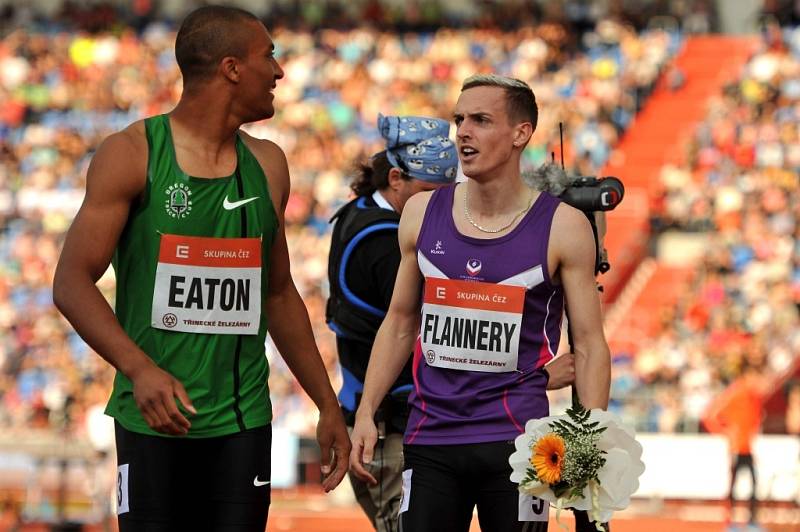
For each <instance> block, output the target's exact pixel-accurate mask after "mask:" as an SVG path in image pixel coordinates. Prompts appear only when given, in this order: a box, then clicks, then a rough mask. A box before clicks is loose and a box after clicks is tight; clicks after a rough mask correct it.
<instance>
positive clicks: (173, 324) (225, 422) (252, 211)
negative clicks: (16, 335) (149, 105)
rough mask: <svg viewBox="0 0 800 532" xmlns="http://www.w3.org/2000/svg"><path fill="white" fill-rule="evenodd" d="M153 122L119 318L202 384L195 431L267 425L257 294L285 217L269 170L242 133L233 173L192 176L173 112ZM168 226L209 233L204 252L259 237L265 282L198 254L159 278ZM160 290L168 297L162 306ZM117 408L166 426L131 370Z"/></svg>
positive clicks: (119, 262)
mask: <svg viewBox="0 0 800 532" xmlns="http://www.w3.org/2000/svg"><path fill="white" fill-rule="evenodd" d="M145 131H146V136H147V144H148V148H149V157H148V166H147V183H146V185H145V190H144V192H143V200H142V201H141V203H140V204H139V205H138V206H137V207H136V208H135V209H132V211H131V213H130V215H129V217H128V223H127V225H126V226H125V229H124V230H123V231H122V234H121V235H120V239H119V243H118V244H117V250H116V252H115V254H114V258H113V265H114V271H115V272H116V275H117V281H118V283H117V297H116V314H117V319H118V320H119V322H120V324H121V325H122V328H123V329H124V330H125V332H126V333H127V334H128V336H130V337H131V338H132V339H133V340H134V342H136V344H137V345H138V346H139V347H140V348H141V349H142V350H143V351H144V352H145V353H147V354H148V355H150V357H151V358H153V360H154V361H155V362H156V363H157V364H158V365H159V367H161V368H163V369H166V370H167V371H169V373H171V374H172V375H173V376H174V377H175V378H177V379H178V380H179V381H180V382H181V383H183V385H184V386H185V387H186V388H187V389H188V390H194V391H195V392H194V393H190V397H191V400H192V403H193V405H194V406H195V408H196V409H197V414H196V415H195V416H193V417H192V426H191V428H190V429H189V432H188V434H187V435H188V436H189V437H208V436H221V435H224V434H230V433H232V432H238V431H240V430H245V429H246V428H252V427H259V426H263V425H266V424H267V423H269V422H270V421H271V418H272V413H271V410H270V403H269V394H268V392H267V374H268V369H267V359H266V356H265V353H264V339H265V336H266V332H267V316H266V315H265V313H263V312H260V310H261V309H260V308H258V307H257V306H256V301H255V298H260V297H261V295H262V292H265V291H266V290H267V288H268V282H269V281H268V279H269V276H268V273H269V252H270V250H271V248H272V243H273V241H274V239H275V234H276V231H277V223H278V222H277V216H276V214H275V210H274V208H273V206H272V201H271V198H270V195H269V189H268V188H267V186H266V183H267V181H266V178H265V176H264V172H263V171H262V169H261V166H260V165H259V163H258V161H257V160H256V158H255V157H254V156H253V154H252V153H251V152H250V150H249V149H248V148H247V146H246V145H245V144H244V143H243V142H242V141H241V140H240V139H237V141H236V155H237V166H236V170H235V172H234V173H233V174H232V175H230V176H227V177H220V178H216V179H203V178H197V177H191V176H188V175H186V173H184V172H183V171H182V170H181V169H180V167H179V166H178V164H177V162H176V159H175V150H174V148H173V144H172V134H171V131H170V127H169V119H168V117H167V116H166V115H161V116H156V117H152V118H149V119H147V120H146V121H145ZM168 235H180V236H191V237H205V238H207V239H208V242H207V244H208V246H209V249H198V255H201V256H200V257H198V258H199V259H204V258H208V257H204V256H202V255H225V254H228V255H229V254H231V253H233V254H234V255H237V257H235V258H236V259H238V254H239V251H240V250H234V251H227V250H219V249H215V246H214V241H222V239H252V240H254V242H255V244H256V246H257V249H258V252H259V253H260V255H261V257H260V259H261V264H262V266H261V268H260V272H258V277H259V278H258V279H257V281H258V282H259V283H260V285H261V292H259V293H254V294H250V293H248V292H245V291H244V290H238V289H239V288H242V287H243V285H245V283H244V282H236V281H243V280H244V281H246V280H249V279H243V280H242V279H232V278H230V268H229V269H228V270H227V271H225V270H222V271H221V269H220V268H219V267H218V266H217V267H214V266H198V265H196V264H192V259H191V258H188V257H187V258H186V259H184V260H183V261H180V262H182V263H183V264H179V265H176V266H182V268H180V269H177V268H175V269H176V271H175V272H174V275H170V276H169V277H167V278H165V279H160V280H161V284H160V285H158V284H157V280H156V278H157V275H156V272H157V270H158V269H159V267H160V266H161V265H163V264H164V263H161V262H160V261H159V251H160V248H161V245H162V243H163V242H164V240H165V238H166V237H167V236H168ZM198 242H199V243H198V244H197V245H198V246H201V245H203V244H202V243H200V242H202V241H198ZM181 245H184V246H185V248H181V247H177V248H176V252H177V253H178V254H180V253H182V250H183V249H186V252H185V254H187V256H188V255H192V251H193V249H192V248H193V247H194V246H192V245H191V244H189V243H185V244H177V246H181ZM259 248H260V249H259ZM200 251H202V252H203V253H200ZM225 251H227V253H225ZM241 251H242V252H244V253H246V252H247V250H244V249H243V250H241ZM166 258H167V259H168V258H170V257H166ZM172 258H175V257H172ZM212 258H216V259H219V262H222V261H223V260H224V259H225V257H224V256H223V257H212ZM249 258H251V257H248V259H249ZM178 259H179V257H178ZM234 269H236V268H234ZM238 269H245V268H238ZM252 269H254V270H258V269H259V268H252ZM250 281H251V282H249V283H247V286H248V287H249V289H250V290H251V291H252V290H253V289H254V288H255V284H256V282H254V281H256V280H255V279H253V280H250ZM237 290H238V291H237ZM154 294H155V296H154ZM159 295H160V296H161V297H160V298H159ZM245 296H249V300H248V301H247V303H248V306H247V308H241V307H243V305H242V304H240V303H239V301H238V300H239V299H241V298H242V297H245ZM159 300H161V302H162V303H163V305H161V306H159ZM229 306H230V307H231V308H229V309H228V307H229ZM237 308H239V311H237V310H236V309H237ZM226 309H227V312H226ZM230 314H234V315H238V316H240V317H241V316H248V315H251V316H252V318H253V319H252V323H251V325H252V326H250V327H236V326H235V325H234V326H231V325H233V324H237V323H241V322H242V321H243V320H241V319H237V317H235V316H234V317H230V316H228V317H227V318H226V315H230ZM209 317H211V318H209ZM244 321H246V320H244ZM222 324H225V325H222ZM229 324H230V325H229ZM237 333H238V334H237ZM189 353H190V354H191V355H190V356H187V354H189ZM107 413H108V414H109V415H111V416H113V417H114V418H116V419H117V421H119V423H120V424H121V425H122V426H123V427H125V428H126V429H128V430H132V431H134V432H139V433H144V434H157V433H156V431H154V430H152V429H150V428H149V427H148V426H147V423H146V422H145V421H144V419H143V417H142V414H141V412H140V411H139V409H138V408H137V406H136V403H135V401H134V399H133V389H132V384H131V381H130V380H129V379H128V378H127V377H125V376H124V375H123V374H121V373H118V374H117V377H116V380H115V382H114V391H113V394H112V396H111V401H110V403H109V406H108V409H107Z"/></svg>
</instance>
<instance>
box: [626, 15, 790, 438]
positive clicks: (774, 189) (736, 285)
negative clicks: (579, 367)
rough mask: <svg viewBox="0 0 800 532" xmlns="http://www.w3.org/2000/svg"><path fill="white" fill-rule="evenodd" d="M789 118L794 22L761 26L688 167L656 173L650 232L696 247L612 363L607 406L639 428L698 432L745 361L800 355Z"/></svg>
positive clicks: (762, 364) (782, 365)
mask: <svg viewBox="0 0 800 532" xmlns="http://www.w3.org/2000/svg"><path fill="white" fill-rule="evenodd" d="M798 124H800V29H796V28H794V29H782V28H781V27H779V26H777V25H774V24H773V25H769V26H768V27H767V29H766V31H765V33H764V38H763V42H762V47H761V50H760V51H759V52H758V53H756V54H755V55H754V56H753V57H752V58H751V59H750V61H749V62H748V64H747V65H746V67H745V70H744V72H743V73H742V75H741V77H740V78H739V79H737V80H735V81H733V82H731V83H730V84H729V85H728V86H727V87H726V88H725V90H724V91H723V93H722V94H720V95H719V96H718V97H716V98H715V99H714V100H713V101H712V102H710V105H709V109H708V113H707V116H706V118H705V120H704V122H703V123H702V124H701V125H700V126H699V127H698V128H697V131H696V132H695V134H694V136H693V137H692V138H691V140H690V141H689V142H688V146H687V155H686V162H685V164H682V165H670V166H667V167H664V169H663V171H662V175H661V181H662V185H663V195H662V197H661V198H659V201H658V208H657V210H656V212H655V213H654V218H653V226H654V227H653V228H654V231H655V233H656V234H659V233H662V232H672V234H673V235H674V234H675V232H678V233H680V234H682V235H684V236H689V237H691V238H693V239H695V240H697V239H699V240H700V241H701V242H702V246H701V247H700V249H701V250H702V251H701V253H700V254H699V257H698V259H699V260H698V265H697V269H696V273H695V274H694V277H693V279H692V281H691V284H690V286H689V287H688V289H687V290H686V291H684V292H683V293H682V295H681V297H680V298H679V301H678V304H677V305H676V306H675V307H674V308H673V309H670V311H669V312H667V313H666V314H665V315H664V316H662V319H661V331H660V332H659V334H658V335H656V336H655V337H653V338H651V339H649V341H648V342H647V345H646V346H645V348H644V349H642V350H641V351H639V352H638V353H636V354H635V356H634V357H629V356H620V357H619V359H618V360H617V364H615V372H614V375H615V380H614V383H613V385H612V394H613V396H614V399H615V400H614V405H615V407H616V408H617V409H619V410H620V411H621V412H623V414H624V415H625V417H626V418H628V419H629V420H631V421H635V424H636V427H637V429H638V430H644V431H655V432H658V431H660V432H683V431H688V432H693V431H696V430H698V423H699V421H700V419H701V418H702V415H703V411H704V410H705V409H706V407H707V406H708V404H709V401H711V400H712V399H713V398H714V397H715V396H717V395H719V394H720V393H721V392H722V390H723V389H724V387H725V386H726V385H727V384H729V383H730V382H731V381H733V380H734V379H735V378H736V377H737V376H739V375H740V374H741V373H742V371H743V369H744V368H745V367H746V366H755V367H757V368H759V369H760V370H761V371H762V373H764V374H768V375H772V376H780V375H781V374H782V373H783V372H785V371H786V370H787V369H789V367H790V366H791V365H792V364H793V363H794V362H795V359H796V356H797V353H800V314H799V313H798V311H799V310H800V239H798V237H799V236H800V224H798V220H800V184H799V183H798V178H797V176H798V171H800V126H799V125H798ZM682 242H685V240H682ZM623 399H624V400H623Z"/></svg>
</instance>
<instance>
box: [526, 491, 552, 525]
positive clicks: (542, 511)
mask: <svg viewBox="0 0 800 532" xmlns="http://www.w3.org/2000/svg"><path fill="white" fill-rule="evenodd" d="M518 515H519V520H520V521H537V522H544V523H546V522H547V520H548V519H549V517H550V503H549V502H547V501H545V500H542V499H539V498H537V497H534V496H533V495H528V494H527V493H520V494H519V514H518Z"/></svg>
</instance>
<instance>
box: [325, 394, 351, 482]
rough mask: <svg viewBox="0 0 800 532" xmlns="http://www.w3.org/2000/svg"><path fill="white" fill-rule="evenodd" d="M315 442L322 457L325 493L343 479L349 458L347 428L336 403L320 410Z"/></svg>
mask: <svg viewBox="0 0 800 532" xmlns="http://www.w3.org/2000/svg"><path fill="white" fill-rule="evenodd" d="M317 442H319V450H320V453H321V456H322V475H323V480H322V487H323V488H324V489H325V492H326V493H327V492H329V491H331V490H332V489H334V488H335V487H336V486H338V485H339V483H340V482H341V481H342V479H343V478H344V475H345V474H346V473H347V459H348V457H349V456H350V438H349V437H348V436H347V427H346V426H345V424H344V417H343V416H342V410H341V408H339V405H338V403H337V404H335V405H333V406H331V407H330V408H326V409H324V410H320V413H319V423H317Z"/></svg>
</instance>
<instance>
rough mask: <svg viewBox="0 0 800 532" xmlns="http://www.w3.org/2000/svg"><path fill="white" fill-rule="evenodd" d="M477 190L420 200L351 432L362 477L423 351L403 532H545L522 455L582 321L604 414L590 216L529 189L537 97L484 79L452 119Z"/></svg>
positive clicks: (404, 224) (585, 375) (404, 228)
mask: <svg viewBox="0 0 800 532" xmlns="http://www.w3.org/2000/svg"><path fill="white" fill-rule="evenodd" d="M454 118H455V123H456V126H457V131H456V139H457V146H458V151H459V159H460V162H461V166H462V170H463V172H464V175H466V176H467V177H468V178H469V179H467V181H466V182H464V183H460V184H457V185H452V186H449V187H445V188H442V189H439V190H437V191H435V192H433V193H420V194H418V195H416V196H414V197H412V198H411V199H410V200H409V201H408V203H407V204H406V207H405V210H404V211H403V214H402V218H401V221H400V228H399V241H400V248H401V253H402V258H401V262H400V268H399V272H398V275H397V281H396V284H395V289H394V293H393V295H392V301H391V304H390V307H389V311H388V313H387V315H386V317H385V319H384V321H383V324H382V325H381V328H380V330H379V332H378V335H377V338H376V340H375V344H374V347H373V350H372V354H371V356H370V363H369V368H368V370H367V376H366V382H365V386H364V394H363V396H362V399H361V404H360V407H359V409H358V412H357V414H356V423H355V428H354V430H353V433H352V443H353V451H352V453H351V456H350V465H351V468H352V470H353V472H354V473H355V474H356V475H359V476H360V477H361V478H364V479H365V480H368V481H374V479H371V476H370V475H369V473H368V472H367V470H366V469H365V468H364V464H367V463H369V462H370V461H371V460H372V456H373V448H374V446H375V442H376V438H377V433H376V429H375V425H374V423H373V414H374V411H375V408H376V407H377V406H378V404H379V403H380V400H381V399H382V398H383V396H384V395H385V394H386V392H387V391H388V388H389V386H390V385H391V383H392V382H393V381H394V379H395V378H396V377H397V375H398V373H399V372H400V370H401V368H402V367H403V365H404V364H405V362H406V360H407V357H408V353H409V352H410V351H412V350H413V352H414V355H413V357H414V358H413V363H412V367H413V376H414V389H413V391H412V393H411V396H410V398H409V404H410V407H411V415H410V419H409V423H408V426H407V428H406V433H405V439H404V442H405V448H404V453H405V464H406V465H405V467H406V470H405V471H404V473H403V479H404V489H403V501H402V503H401V508H400V513H401V519H400V522H401V529H402V530H413V531H414V532H424V531H431V532H433V531H436V532H442V531H448V532H449V531H452V532H465V531H467V530H468V529H469V523H470V521H471V518H472V512H473V509H474V508H475V506H477V508H478V519H479V521H480V524H481V528H482V530H484V531H498V532H500V531H503V532H505V531H523V530H524V531H544V530H546V529H547V519H548V517H547V514H548V512H547V504H546V503H544V502H543V501H540V500H537V499H534V498H531V497H529V496H523V495H520V494H519V492H518V491H517V488H516V485H515V484H513V483H512V482H511V481H510V480H509V475H510V472H511V469H510V466H509V464H508V456H509V455H510V454H511V452H512V451H513V440H514V438H515V437H516V436H517V435H519V434H520V433H521V432H522V431H523V425H524V423H525V421H527V420H528V419H530V418H537V417H543V416H546V415H548V411H549V407H548V402H547V396H546V394H545V389H546V386H547V375H546V372H545V371H544V370H543V366H544V365H545V364H546V363H547V362H548V361H549V360H551V359H552V358H553V356H554V354H555V353H556V351H557V350H558V342H559V338H560V328H561V318H562V315H563V310H564V306H565V305H567V306H569V309H570V319H571V322H570V327H571V329H572V333H573V343H574V351H575V386H576V388H577V392H578V395H579V397H580V399H581V401H582V403H583V404H584V406H586V407H587V408H606V407H607V403H608V394H609V382H610V360H609V358H610V357H609V351H608V345H607V343H606V340H605V337H604V335H603V329H602V321H601V313H600V303H599V298H598V295H597V291H596V288H595V279H594V261H595V244H594V238H593V235H592V231H591V227H590V226H589V223H588V221H587V219H586V217H585V216H584V215H583V213H581V212H580V211H578V210H577V209H574V208H573V207H570V206H569V205H566V204H565V203H562V202H560V201H559V200H558V199H557V198H555V197H553V196H551V195H549V194H548V193H546V192H537V191H535V190H533V189H531V188H529V187H528V186H527V185H525V183H524V182H523V181H522V178H521V175H520V156H521V154H522V151H523V150H524V148H525V146H526V145H527V143H528V142H529V141H530V138H531V136H532V134H533V132H534V130H535V129H536V122H537V118H538V110H537V107H536V100H535V98H534V95H533V92H532V91H531V89H530V87H528V85H527V84H525V83H524V82H522V81H519V80H516V79H511V78H504V77H500V76H495V75H482V76H473V77H471V78H469V79H467V80H466V82H465V83H464V85H463V87H462V92H461V96H460V97H459V100H458V103H457V104H456V109H455V112H454Z"/></svg>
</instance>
